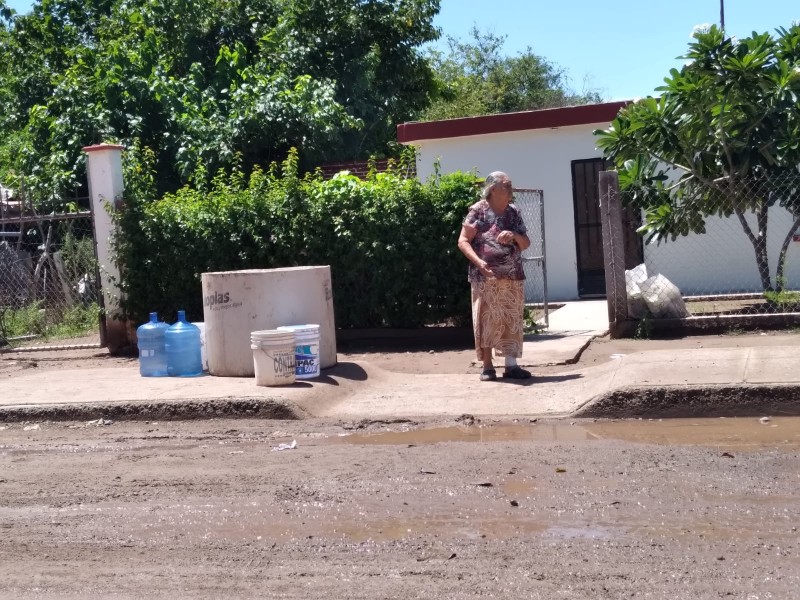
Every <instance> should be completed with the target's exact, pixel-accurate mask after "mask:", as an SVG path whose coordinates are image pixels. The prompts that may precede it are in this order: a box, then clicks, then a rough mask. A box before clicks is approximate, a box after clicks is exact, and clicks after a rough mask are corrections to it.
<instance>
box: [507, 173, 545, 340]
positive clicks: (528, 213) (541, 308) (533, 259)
mask: <svg viewBox="0 0 800 600" xmlns="http://www.w3.org/2000/svg"><path fill="white" fill-rule="evenodd" d="M514 203H515V204H516V205H517V207H519V209H520V212H521V213H522V219H523V220H524V221H525V225H526V226H527V228H528V237H529V238H530V240H531V245H530V246H529V247H528V248H527V250H525V251H524V252H523V253H522V265H523V269H524V270H525V304H526V305H528V306H531V307H533V308H535V309H537V313H541V314H540V316H539V317H538V319H537V320H538V321H539V322H540V323H541V324H543V325H544V326H545V327H547V326H549V324H550V321H549V319H550V314H549V308H548V303H547V260H546V253H545V238H544V194H543V193H542V190H532V189H523V188H516V189H514Z"/></svg>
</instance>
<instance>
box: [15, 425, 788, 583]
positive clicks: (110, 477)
mask: <svg viewBox="0 0 800 600" xmlns="http://www.w3.org/2000/svg"><path fill="white" fill-rule="evenodd" d="M432 425H434V427H432V428H429V429H425V430H422V429H420V428H419V427H416V426H415V425H414V424H412V423H370V422H358V423H352V422H319V421H312V420H306V421H267V420H259V419H246V420H241V419H240V420H231V419H212V420H207V421H193V422H187V421H175V422H173V421H148V422H143V421H139V422H127V421H126V422H117V421H111V422H109V421H108V420H104V421H102V422H94V423H92V424H89V423H86V422H63V423H54V422H44V423H0V498H2V500H1V501H0V532H1V533H2V535H1V536H0V590H2V591H1V592H0V596H2V597H9V598H34V597H36V598H56V597H58V598H98V597H115V598H142V597H151V598H184V597H191V598H219V597H223V596H224V597H264V598H357V599H360V598H365V599H366V598H369V599H375V598H398V597H402V598H434V599H436V598H483V597H500V598H569V599H572V598H575V599H578V598H609V599H610V598H622V597H625V598H671V599H672V598H723V597H734V598H792V597H795V596H796V591H797V589H798V586H799V585H800V558H799V557H798V552H800V533H798V526H800V523H798V520H800V517H798V515H800V493H798V489H800V486H798V484H800V452H798V422H797V420H796V419H785V418H770V419H768V420H765V421H763V422H762V420H761V419H755V418H746V419H708V420H706V419H702V420H701V419H697V420H694V419H686V420H681V421H658V420H654V421H637V422H634V423H628V422H612V421H597V422H593V421H591V420H576V421H575V422H574V425H572V424H569V423H564V422H559V421H537V422H535V423H532V422H530V421H527V420H526V421H517V422H510V421H500V422H491V421H480V420H477V419H471V418H470V419H462V421H461V422H458V423H456V422H454V421H440V422H436V423H433V424H432ZM292 441H295V442H296V444H295V447H294V449H289V450H278V449H277V448H280V447H282V446H281V445H282V444H288V443H289V442H292Z"/></svg>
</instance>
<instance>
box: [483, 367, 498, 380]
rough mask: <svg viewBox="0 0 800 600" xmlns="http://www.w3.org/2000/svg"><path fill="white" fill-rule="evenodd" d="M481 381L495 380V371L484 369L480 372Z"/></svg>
mask: <svg viewBox="0 0 800 600" xmlns="http://www.w3.org/2000/svg"><path fill="white" fill-rule="evenodd" d="M481 381H497V371H495V370H494V369H484V370H483V372H482V373H481Z"/></svg>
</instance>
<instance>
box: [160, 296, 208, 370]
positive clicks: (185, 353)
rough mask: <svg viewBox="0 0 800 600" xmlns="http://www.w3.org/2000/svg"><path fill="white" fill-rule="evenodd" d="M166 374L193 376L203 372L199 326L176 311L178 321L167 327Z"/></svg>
mask: <svg viewBox="0 0 800 600" xmlns="http://www.w3.org/2000/svg"><path fill="white" fill-rule="evenodd" d="M165 338H166V348H167V374H168V375H170V376H171V377H195V376H197V375H202V374H203V363H202V362H201V359H200V328H199V327H197V326H196V325H192V324H191V323H189V322H187V321H186V313H185V312H184V311H182V310H179V311H178V322H177V323H175V324H174V325H173V326H172V327H170V328H169V329H167V332H166V334H165Z"/></svg>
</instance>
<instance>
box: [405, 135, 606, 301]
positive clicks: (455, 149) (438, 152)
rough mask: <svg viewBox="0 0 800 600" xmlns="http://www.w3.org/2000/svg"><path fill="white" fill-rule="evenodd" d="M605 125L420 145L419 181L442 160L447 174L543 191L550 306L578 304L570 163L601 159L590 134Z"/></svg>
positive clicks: (423, 142)
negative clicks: (498, 175) (501, 178)
mask: <svg viewBox="0 0 800 600" xmlns="http://www.w3.org/2000/svg"><path fill="white" fill-rule="evenodd" d="M607 125H608V124H607V123H597V124H592V125H575V126H570V127H559V128H554V129H536V130H528V131H515V132H509V133H492V134H485V135H475V136H466V137H458V138H447V139H438V140H422V141H419V142H415V143H414V145H415V146H416V147H417V148H418V149H419V157H418V159H417V173H418V177H419V178H420V180H422V181H425V180H426V179H427V178H428V177H430V176H431V175H432V174H433V171H434V162H435V161H436V160H437V159H438V160H439V161H440V164H441V172H443V173H449V172H451V171H457V170H460V171H470V170H473V169H474V170H476V171H477V173H478V175H480V176H486V175H488V174H489V173H491V172H492V171H505V172H506V173H508V175H509V177H511V180H512V181H513V182H514V186H515V187H518V188H534V189H540V190H542V191H543V194H544V207H545V241H546V252H547V287H548V296H549V298H550V299H551V300H574V299H576V298H577V297H578V270H577V269H578V268H577V257H576V249H575V220H574V210H573V198H572V170H571V168H572V165H571V163H572V161H573V160H580V159H586V158H599V157H600V156H602V154H601V153H600V151H598V150H597V148H596V147H595V137H594V135H592V131H593V130H595V129H598V128H604V127H607ZM454 243H455V241H454ZM465 269H466V266H465Z"/></svg>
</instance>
